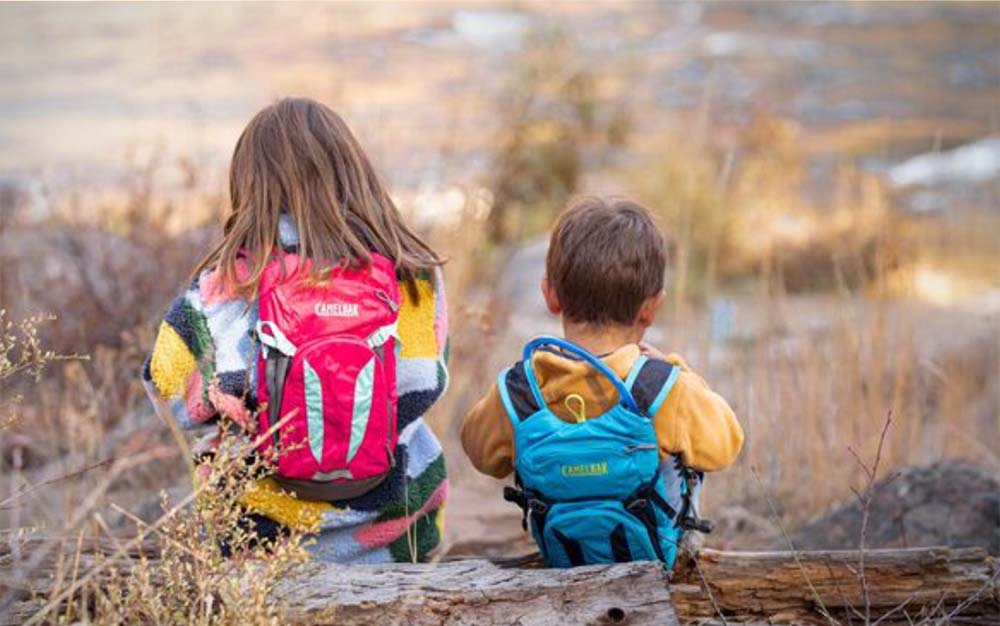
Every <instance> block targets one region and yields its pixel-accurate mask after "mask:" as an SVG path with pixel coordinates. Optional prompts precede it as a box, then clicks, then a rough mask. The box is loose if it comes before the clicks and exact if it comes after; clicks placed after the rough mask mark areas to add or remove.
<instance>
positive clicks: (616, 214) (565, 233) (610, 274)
mask: <svg viewBox="0 0 1000 626" xmlns="http://www.w3.org/2000/svg"><path fill="white" fill-rule="evenodd" d="M666 264H667V260H666V246H665V244H664V241H663V235H662V234H660V231H659V230H658V229H657V228H656V224H654V223H653V219H652V217H651V216H650V215H649V212H648V211H647V210H646V209H644V208H643V207H642V206H641V205H639V204H638V203H636V202H633V201H631V200H626V199H624V198H606V199H605V198H598V197H593V196H588V197H582V198H578V199H575V200H574V201H572V202H570V205H569V207H568V208H567V209H566V211H565V212H564V213H563V214H562V215H560V216H559V219H558V220H557V221H556V225H555V227H554V228H553V229H552V238H551V240H550V241H549V251H548V254H547V255H546V258H545V272H546V275H547V278H548V281H549V285H550V286H551V287H552V288H553V289H554V290H555V293H556V296H557V297H558V298H559V303H560V305H561V306H562V310H563V315H564V316H565V317H566V318H567V319H568V320H570V321H572V322H576V323H587V324H594V325H598V326H607V325H630V324H634V323H635V320H636V317H638V315H639V308H640V307H641V306H642V303H643V302H644V301H645V300H646V299H648V298H650V297H652V296H655V295H656V294H657V293H659V292H660V291H661V290H662V289H663V280H664V272H665V271H666Z"/></svg>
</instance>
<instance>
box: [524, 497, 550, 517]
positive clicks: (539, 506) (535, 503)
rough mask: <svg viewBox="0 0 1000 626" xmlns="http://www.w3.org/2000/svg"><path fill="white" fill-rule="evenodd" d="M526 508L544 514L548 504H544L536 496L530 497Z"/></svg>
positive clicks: (546, 511)
mask: <svg viewBox="0 0 1000 626" xmlns="http://www.w3.org/2000/svg"><path fill="white" fill-rule="evenodd" d="M528 509H530V510H531V512H533V513H538V514H539V515H545V514H546V513H548V512H549V505H547V504H545V503H544V502H542V501H541V500H539V499H538V498H531V499H529V500H528Z"/></svg>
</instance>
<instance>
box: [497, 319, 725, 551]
mask: <svg viewBox="0 0 1000 626" xmlns="http://www.w3.org/2000/svg"><path fill="white" fill-rule="evenodd" d="M545 347H555V348H559V349H561V350H562V351H563V352H565V353H569V354H570V355H572V356H575V357H578V358H580V359H582V360H583V361H586V362H587V363H589V364H590V365H591V366H593V367H594V368H595V369H596V370H597V371H599V372H600V373H601V374H603V375H604V376H606V377H607V378H608V379H609V380H610V381H611V382H612V383H613V384H614V386H615V388H616V389H617V390H618V394H619V398H620V400H619V403H618V404H616V405H615V406H613V407H612V408H611V409H610V410H608V411H607V412H605V413H603V414H601V415H599V416H597V417H594V418H591V419H586V420H583V421H578V422H576V423H571V422H566V421H563V420H562V419H560V418H559V417H557V416H556V415H555V414H553V413H552V411H551V410H550V409H549V408H548V406H547V404H546V402H545V400H544V399H543V397H542V393H541V390H540V389H539V387H538V381H537V379H536V377H535V373H534V370H533V369H532V366H531V357H532V355H533V354H534V352H535V351H536V350H538V349H540V348H545ZM679 373H680V370H679V368H677V367H676V366H674V365H671V364H670V363H666V362H664V361H658V360H653V359H648V358H646V357H645V356H641V357H640V358H639V359H637V361H636V363H635V365H634V366H633V367H632V369H631V371H630V372H629V374H628V377H627V378H626V379H625V380H624V381H622V380H621V379H620V378H619V377H618V376H617V375H616V374H615V373H614V372H613V371H611V369H610V368H608V366H607V365H605V364H604V363H603V362H601V360H600V359H598V358H597V357H596V356H594V355H592V354H591V353H590V352H588V351H586V350H584V349H583V348H581V347H579V346H577V345H575V344H573V343H571V342H568V341H566V340H563V339H557V338H555V337H540V338H538V339H535V340H533V341H531V342H529V343H528V344H527V345H526V346H525V347H524V355H523V360H522V361H521V362H520V363H518V364H517V365H515V366H514V367H512V368H507V369H506V370H504V371H503V372H501V374H500V377H499V379H498V382H497V386H498V388H499V390H500V396H501V398H502V399H503V404H504V407H505V409H506V411H507V414H508V416H509V417H510V420H511V422H512V423H513V426H514V446H515V452H516V454H515V458H516V465H515V472H516V473H515V481H516V482H515V484H516V487H507V488H506V489H504V498H505V499H506V500H509V501H511V502H515V503H516V504H518V505H519V506H520V507H521V509H522V510H523V512H524V518H523V521H522V524H523V525H524V527H525V529H526V530H527V529H528V527H529V522H530V528H531V533H532V535H533V536H534V538H535V542H536V543H537V544H538V547H539V549H540V550H541V553H542V556H543V558H544V559H545V563H546V565H547V566H548V567H573V566H577V565H590V564H597V563H615V562H627V561H660V562H662V563H664V564H665V565H666V566H667V567H668V568H669V567H673V564H674V559H675V558H676V556H677V546H678V544H679V542H680V538H681V534H682V533H683V532H684V531H685V530H700V531H702V532H708V531H709V530H711V525H710V524H709V523H708V522H705V521H700V520H698V518H697V512H696V507H695V502H696V496H697V492H698V490H699V485H700V481H701V475H700V474H699V473H696V472H693V471H691V470H689V469H687V468H685V467H684V466H683V465H682V464H681V463H680V459H679V458H678V457H675V458H672V459H670V460H668V461H666V462H664V463H662V464H661V462H660V458H659V445H658V443H657V439H656V432H655V431H654V429H653V421H652V419H651V416H653V415H655V414H656V411H657V410H658V409H659V408H660V405H661V404H662V403H663V401H664V400H665V399H666V397H667V394H669V393H670V389H671V388H672V387H673V385H674V382H676V380H677V376H678V374H679ZM581 412H582V411H581Z"/></svg>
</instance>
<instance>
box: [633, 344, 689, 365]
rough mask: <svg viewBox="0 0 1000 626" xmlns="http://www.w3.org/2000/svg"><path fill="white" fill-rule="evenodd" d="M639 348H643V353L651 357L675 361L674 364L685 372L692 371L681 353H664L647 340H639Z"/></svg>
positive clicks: (670, 361) (669, 361) (668, 361)
mask: <svg viewBox="0 0 1000 626" xmlns="http://www.w3.org/2000/svg"><path fill="white" fill-rule="evenodd" d="M639 349H640V350H642V353H643V354H645V355H646V356H648V357H649V358H651V359H658V360H660V361H666V362H667V363H673V364H674V365H676V366H677V367H679V368H681V369H682V370H683V371H685V372H687V371H690V368H689V367H688V364H687V363H686V362H685V361H684V359H682V358H681V356H680V355H679V354H675V353H673V352H671V353H670V354H663V353H662V352H660V350H658V349H657V348H654V347H653V346H652V345H650V344H648V343H646V342H645V341H640V342H639Z"/></svg>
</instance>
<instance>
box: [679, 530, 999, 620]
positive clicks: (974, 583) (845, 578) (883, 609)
mask: <svg viewBox="0 0 1000 626" xmlns="http://www.w3.org/2000/svg"><path fill="white" fill-rule="evenodd" d="M860 556H861V555H860V553H859V552H858V551H856V550H840V551H814V552H800V553H792V552H718V551H715V550H703V551H702V552H701V553H700V554H699V555H698V559H697V561H695V562H692V563H690V564H688V565H686V566H684V567H682V568H679V569H678V571H677V572H676V573H675V575H674V576H673V579H672V581H671V585H670V590H671V595H672V598H673V602H674V606H675V607H676V610H677V614H678V615H679V616H680V618H681V621H683V622H689V621H695V620H698V619H701V618H704V619H722V618H724V619H725V620H726V621H729V622H770V623H795V624H798V623H830V622H831V621H833V622H837V623H843V624H848V623H862V624H863V623H866V621H867V622H868V623H871V622H874V621H876V620H882V623H883V624H894V623H899V624H913V623H918V622H920V621H921V620H924V619H931V620H936V619H937V618H940V617H942V616H944V615H947V614H948V613H949V612H952V611H955V610H956V609H959V608H960V609H961V610H960V611H958V612H957V613H956V614H955V615H953V616H952V618H953V620H954V619H955V618H959V617H961V621H962V622H963V623H971V624H984V625H985V624H991V625H996V624H1000V571H998V564H997V562H996V560H995V559H993V558H992V557H990V556H989V555H988V554H987V553H986V552H985V551H984V550H982V549H981V548H965V549H952V548H912V549H899V550H869V551H867V552H866V553H865V567H864V577H862V576H861V571H860V569H859V564H860ZM866 590H867V592H866ZM866 616H867V620H866ZM956 621H957V620H956Z"/></svg>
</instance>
